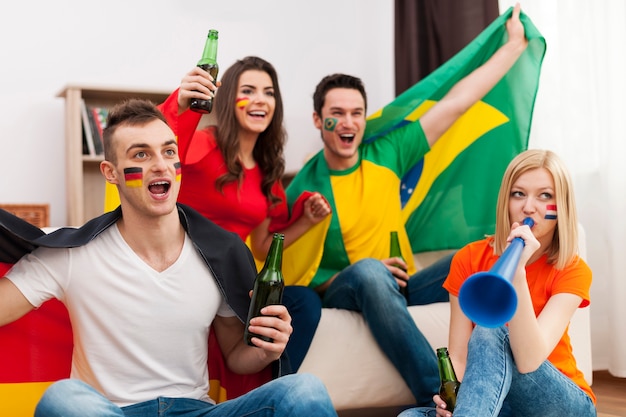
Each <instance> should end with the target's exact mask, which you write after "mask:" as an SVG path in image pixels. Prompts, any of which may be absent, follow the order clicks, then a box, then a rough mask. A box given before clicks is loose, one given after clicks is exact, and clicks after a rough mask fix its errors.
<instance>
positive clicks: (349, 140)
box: [339, 134, 354, 143]
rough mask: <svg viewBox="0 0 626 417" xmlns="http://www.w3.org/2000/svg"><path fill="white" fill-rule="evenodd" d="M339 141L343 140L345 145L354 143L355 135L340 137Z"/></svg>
mask: <svg viewBox="0 0 626 417" xmlns="http://www.w3.org/2000/svg"><path fill="white" fill-rule="evenodd" d="M339 139H341V141H342V142H343V143H352V142H353V141H354V135H352V134H345V135H339Z"/></svg>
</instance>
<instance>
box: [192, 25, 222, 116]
mask: <svg viewBox="0 0 626 417" xmlns="http://www.w3.org/2000/svg"><path fill="white" fill-rule="evenodd" d="M217 38H218V32H217V30H215V29H211V30H209V35H208V37H207V40H206V43H205V44H204V52H203V53H202V58H201V59H200V61H198V66H199V67H200V68H202V69H203V70H205V71H206V72H208V73H209V74H211V76H212V77H213V84H215V83H216V82H217V73H218V72H219V66H218V65H217ZM189 107H190V108H191V110H193V111H195V112H198V113H211V110H212V109H213V99H209V100H201V99H199V98H192V99H191V101H190V103H189Z"/></svg>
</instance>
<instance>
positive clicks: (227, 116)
mask: <svg viewBox="0 0 626 417" xmlns="http://www.w3.org/2000/svg"><path fill="white" fill-rule="evenodd" d="M249 70H257V71H263V72H265V73H267V74H268V75H269V76H270V78H271V80H272V85H273V87H274V98H275V100H276V108H275V109H274V117H273V118H272V120H271V122H270V124H269V126H268V127H267V129H265V130H264V131H263V132H261V134H260V135H259V137H258V139H257V141H256V144H255V145H254V149H253V151H252V156H253V157H254V160H255V161H256V163H257V164H258V165H259V168H260V169H261V172H262V173H263V179H262V181H261V190H262V192H263V194H264V195H265V196H266V197H267V199H268V200H269V201H271V202H272V203H275V202H277V201H279V198H278V197H277V196H275V195H273V194H272V192H271V190H272V186H273V185H274V183H275V182H276V181H278V180H279V179H280V178H281V176H282V175H283V173H284V171H285V157H284V155H283V148H284V146H285V142H286V141H287V133H286V131H285V129H284V127H283V115H284V112H283V99H282V96H281V94H280V88H279V86H278V75H277V74H276V70H275V69H274V67H273V66H272V64H270V63H269V62H267V61H265V60H264V59H262V58H259V57H255V56H248V57H245V58H243V59H240V60H238V61H237V62H235V63H234V64H233V65H231V66H230V67H229V68H228V69H227V70H226V71H225V72H224V75H223V76H222V79H221V81H222V85H221V87H220V88H219V90H218V92H217V93H216V95H215V100H214V111H215V117H216V120H217V121H218V122H217V135H216V142H217V146H218V147H219V148H220V151H221V152H222V155H223V156H224V160H225V161H226V168H227V170H228V172H227V173H226V174H224V175H222V176H220V177H219V178H218V179H217V180H216V182H215V186H216V187H217V189H218V190H219V191H221V190H222V188H223V187H224V184H226V183H228V182H231V181H241V180H242V179H243V167H242V166H241V163H240V162H239V159H238V154H239V139H238V133H239V129H240V126H239V123H238V121H237V117H236V115H235V110H236V109H235V101H236V99H237V94H238V86H239V78H240V77H241V74H243V73H244V72H245V71H249Z"/></svg>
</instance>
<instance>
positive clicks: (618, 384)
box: [591, 371, 626, 417]
mask: <svg viewBox="0 0 626 417" xmlns="http://www.w3.org/2000/svg"><path fill="white" fill-rule="evenodd" d="M591 388H592V389H593V392H594V393H595V394H596V396H597V397H598V417H624V416H626V378H615V377H613V376H611V374H609V372H608V371H595V372H594V373H593V385H592V387H591Z"/></svg>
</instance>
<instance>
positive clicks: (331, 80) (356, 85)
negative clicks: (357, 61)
mask: <svg viewBox="0 0 626 417" xmlns="http://www.w3.org/2000/svg"><path fill="white" fill-rule="evenodd" d="M334 88H351V89H354V90H357V91H358V92H359V93H361V95H362V96H363V101H364V102H365V110H366V111H367V94H365V86H364V85H363V81H361V79H360V78H357V77H353V76H352V75H346V74H332V75H327V76H326V77H324V78H322V81H320V82H319V83H318V84H317V87H315V93H313V110H315V113H317V114H319V115H320V116H321V114H322V107H324V101H325V100H326V94H327V93H328V91H330V90H332V89H334Z"/></svg>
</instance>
